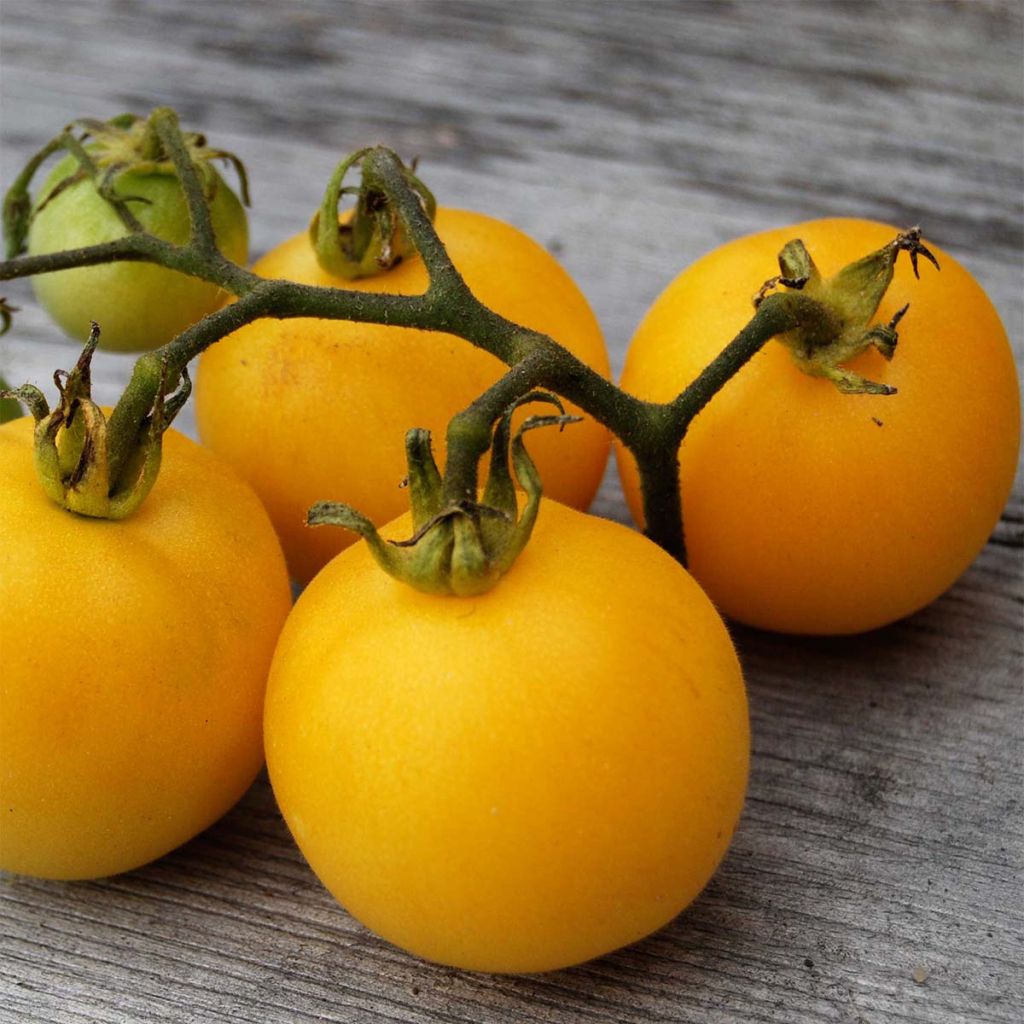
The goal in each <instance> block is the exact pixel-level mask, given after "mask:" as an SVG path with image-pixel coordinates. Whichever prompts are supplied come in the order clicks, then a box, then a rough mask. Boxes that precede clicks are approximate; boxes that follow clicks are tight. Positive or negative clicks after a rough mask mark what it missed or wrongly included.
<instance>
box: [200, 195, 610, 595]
mask: <svg viewBox="0 0 1024 1024" xmlns="http://www.w3.org/2000/svg"><path fill="white" fill-rule="evenodd" d="M436 226H437V230H438V233H439V234H440V236H441V239H442V240H443V241H444V243H445V245H446V246H447V248H448V252H449V255H450V256H451V258H452V260H453V262H454V263H455V265H456V266H457V267H458V268H459V270H460V271H461V273H462V274H463V276H464V277H465V279H466V281H467V283H468V284H469V286H470V288H472V289H473V291H474V292H475V293H476V295H477V296H478V297H479V298H480V299H481V300H482V301H483V302H484V303H485V304H486V305H488V306H490V307H491V308H492V309H494V310H496V311H497V312H499V313H501V314H502V315H503V316H505V317H507V318H508V319H510V320H512V321H514V322H516V323H521V324H523V325H524V326H527V327H531V328H533V329H535V330H539V331H543V332H544V333H546V334H549V335H550V336H551V337H553V338H554V339H555V340H556V341H558V342H559V343H561V344H562V345H564V346H565V347H566V348H568V349H569V350H570V351H571V352H573V353H574V354H575V355H576V356H578V357H579V358H580V359H582V360H583V361H584V362H586V363H587V364H589V365H590V366H592V367H593V368H594V369H595V370H597V371H599V372H600V373H602V374H605V375H608V373H609V368H608V357H607V353H606V350H605V347H604V341H603V339H602V336H601V331H600V327H599V326H598V324H597V321H596V320H595V319H594V315H593V313H592V312H591V310H590V307H589V306H588V304H587V301H586V299H585V298H584V297H583V295H582V294H581V292H580V291H579V289H578V288H577V287H576V286H575V284H574V283H573V282H572V280H571V278H570V277H569V276H568V274H566V272H565V271H564V270H563V269H562V268H561V267H560V266H559V264H558V263H557V262H556V261H555V259H554V258H553V257H552V256H551V255H550V254H549V253H547V252H546V251H545V250H544V249H542V248H541V247H540V246H539V245H537V244H536V243H535V242H533V241H532V240H531V239H529V238H528V237H527V236H526V235H524V234H522V233H521V232H520V231H518V230H516V229H515V228H513V227H511V226H509V225H508V224H504V223H502V222H501V221H498V220H494V219H493V218H491V217H486V216H484V215H483V214H479V213H469V212H466V211H464V210H451V209H441V210H439V211H438V214H437V221H436ZM253 269H254V270H255V271H256V272H257V273H258V274H260V275H262V276H264V277H271V278H287V279H290V280H293V281H299V282H302V283H304V284H316V285H328V286H334V287H344V288H353V289H357V290H363V291H388V292H393V293H397V294H405V295H411V294H417V293H421V292H423V291H424V290H425V289H426V286H427V275H426V270H425V268H424V267H423V264H422V263H421V262H420V261H419V260H418V259H409V260H406V261H405V262H403V263H401V264H399V265H398V266H397V267H395V268H394V269H392V270H390V271H388V272H387V273H386V274H383V275H381V276H378V277H373V278H366V279H362V280H357V281H342V280H340V279H337V278H333V277H331V276H330V275H328V274H327V273H326V272H325V271H324V270H322V269H321V267H320V266H319V264H318V263H317V262H316V258H315V254H314V252H313V249H312V248H311V246H310V244H309V239H308V236H307V235H306V234H302V235H299V236H296V237H295V238H293V239H291V240H290V241H287V242H285V243H283V244H282V245H281V246H279V247H278V248H276V249H274V250H273V251H272V252H270V253H268V254H267V255H266V256H264V257H263V259H261V260H259V261H258V262H257V263H256V264H255V266H254V268H253ZM505 370H506V367H505V365H504V364H503V363H502V362H500V361H499V360H498V359H496V358H495V357H494V356H491V355H489V354H488V353H486V352H483V351H481V350H479V349H476V348H474V347H473V346H472V345H470V344H469V342H466V341H463V340H461V339H460V338H456V337H454V336H452V335H450V334H440V333H437V332H428V331H417V330H412V329H409V328H396V327H382V326H377V325H373V324H352V323H345V322H341V321H328V320H312V319H298V320H259V321H256V322H255V323H253V324H250V325H248V326H246V327H244V328H242V329H241V330H239V331H237V332H236V333H234V334H232V335H231V336H229V337H228V338H225V339H223V340H222V341H220V342H218V343H217V344H216V345H214V346H213V347H212V348H210V349H208V350H207V351H206V352H205V353H204V354H203V357H202V359H201V360H200V365H199V374H198V380H197V383H196V417H197V421H198V425H199V434H200V437H201V438H202V440H203V443H204V444H207V445H209V446H210V447H211V448H213V449H214V450H215V451H217V452H218V453H220V454H221V455H222V456H223V457H224V458H225V459H227V461H228V462H229V463H231V465H232V466H234V467H235V469H236V470H237V471H238V472H239V473H241V475H242V476H243V477H245V478H246V479H247V480H248V481H249V482H250V483H251V484H252V485H253V487H254V488H255V489H256V492H257V493H258V494H259V495H260V497H261V498H262V499H263V502H264V504H265V505H266V507H267V509H268V511H269V512H270V517H271V519H272V520H273V521H274V525H275V526H276V528H277V530H278V533H279V535H280V537H281V542H282V544H283V546H284V550H285V556H286V558H287V559H288V566H289V569H290V570H291V572H292V575H293V577H294V578H295V579H297V580H299V581H300V582H305V581H307V580H309V579H310V578H312V576H313V575H314V574H315V573H316V572H317V571H318V570H319V569H320V568H321V566H323V565H324V564H325V563H326V562H327V561H329V560H330V559H331V558H332V557H333V556H334V555H335V554H337V553H338V552H339V551H340V550H342V548H344V547H345V546H347V545H348V544H351V543H352V542H353V540H354V535H353V534H350V533H347V532H346V531H343V530H309V529H306V528H305V527H304V526H303V522H304V519H305V515H306V511H307V510H308V509H309V507H310V505H312V504H313V503H314V502H316V501H320V500H324V499H331V500H338V501H344V502H346V503H347V504H349V505H353V506H354V507H356V508H358V509H359V510H360V511H361V512H363V513H365V514H366V515H368V516H369V517H370V519H372V520H373V521H374V522H375V523H377V524H378V525H381V524H383V523H386V522H388V521H389V520H391V519H393V518H395V516H397V515H399V514H400V513H401V512H402V510H403V509H404V508H405V507H406V504H407V498H406V495H405V492H404V491H402V490H401V489H400V487H399V484H400V482H401V481H402V479H403V478H404V477H405V475H406V461H405V447H404V437H405V432H406V431H407V430H408V429H409V428H411V427H425V428H427V429H428V430H430V431H431V432H432V433H433V435H434V440H435V446H436V448H437V450H438V456H439V458H442V457H443V450H444V432H445V427H446V426H447V423H448V420H449V419H450V418H451V417H452V416H453V415H454V414H455V413H457V412H458V411H459V410H461V409H463V408H464V407H465V406H467V405H469V403H470V402H471V401H473V399H475V398H476V397H477V396H479V395H480V394H481V393H482V392H483V391H484V390H485V389H486V388H487V387H489V386H490V385H491V384H493V383H494V381H496V380H497V379H498V378H499V377H500V376H501V375H502V374H503V373H504V372H505ZM524 415H525V414H524ZM540 433H546V434H547V436H537V437H536V438H531V447H530V451H531V454H532V455H533V457H534V459H535V460H536V462H537V465H538V467H539V469H540V473H541V477H542V479H543V481H544V488H545V493H547V494H549V495H550V496H551V497H553V498H556V499H557V500H559V501H564V502H566V503H567V504H570V505H573V506H575V507H577V508H585V507H587V505H589V504H590V502H591V500H592V499H593V497H594V494H595V493H596V491H597V487H598V485H599V484H600V482H601V477H602V475H603V472H604V466H605V463H606V461H607V458H608V445H609V438H608V433H607V431H606V430H605V429H604V427H602V426H601V425H600V424H599V423H597V422H596V421H595V420H593V419H591V418H589V417H588V418H586V419H584V421H583V422H582V423H577V424H574V425H573V426H571V427H570V428H568V429H567V430H566V431H565V432H564V433H559V432H558V431H550V432H540Z"/></svg>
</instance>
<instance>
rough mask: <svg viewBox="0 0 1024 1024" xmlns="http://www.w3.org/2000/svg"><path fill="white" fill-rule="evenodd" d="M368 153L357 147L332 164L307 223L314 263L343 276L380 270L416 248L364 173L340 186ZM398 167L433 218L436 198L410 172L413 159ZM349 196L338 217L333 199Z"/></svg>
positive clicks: (382, 193)
mask: <svg viewBox="0 0 1024 1024" xmlns="http://www.w3.org/2000/svg"><path fill="white" fill-rule="evenodd" d="M371 153H373V147H367V148H364V149H360V150H357V151H356V152H355V153H353V154H351V156H348V157H346V158H345V159H344V160H342V162H341V163H340V164H338V166H337V167H336V168H335V170H334V173H333V174H332V175H331V180H330V181H329V182H328V183H327V188H326V190H325V191H324V198H323V202H322V203H321V205H320V209H319V210H317V212H316V213H315V214H314V215H313V219H312V221H310V225H309V239H310V243H311V244H312V246H313V249H314V251H315V252H316V258H317V262H318V263H319V264H320V266H321V267H323V269H324V270H326V271H327V272H328V273H329V274H334V275H335V276H337V277H340V278H343V279H345V280H349V281H351V280H354V279H356V278H360V277H372V276H374V275H375V274H380V273H383V272H384V271H387V270H389V269H390V268H391V267H393V266H395V265H396V264H397V263H399V262H400V261H401V260H402V259H403V258H404V257H406V256H409V255H412V254H414V253H415V252H416V248H415V246H414V245H413V244H412V242H411V241H410V239H409V238H408V236H407V235H406V232H405V230H404V229H403V227H402V223H401V219H400V218H399V215H398V211H397V210H396V209H395V207H394V204H393V203H391V202H390V201H389V199H388V196H387V193H386V192H385V191H384V190H383V189H381V188H379V187H378V186H377V185H375V184H374V182H373V181H372V179H371V177H370V176H369V175H367V174H366V173H365V172H364V174H363V177H362V180H361V181H360V184H359V185H345V177H346V176H347V174H348V172H349V171H350V170H351V169H352V168H353V167H354V166H356V165H357V164H360V163H362V161H363V159H364V158H365V157H366V156H368V155H370V154H371ZM401 169H402V174H403V176H404V178H405V181H406V183H407V184H408V185H409V187H410V188H411V190H412V192H413V194H414V195H415V196H416V198H417V199H418V200H419V203H420V206H421V207H422V208H423V211H424V212H425V213H426V215H427V216H428V217H429V218H430V220H433V219H434V216H435V215H436V213H437V202H436V200H435V199H434V194H433V193H432V192H431V191H430V189H429V188H427V186H426V185H424V184H423V182H422V181H421V180H420V179H419V178H418V177H417V176H416V161H415V160H414V161H413V162H412V164H411V165H410V166H409V167H406V166H405V165H404V164H403V165H401ZM350 195H351V196H355V197H356V205H355V208H354V209H353V210H352V211H351V212H350V213H348V214H347V215H343V216H341V217H339V215H338V203H339V202H340V201H341V199H342V197H343V196H350Z"/></svg>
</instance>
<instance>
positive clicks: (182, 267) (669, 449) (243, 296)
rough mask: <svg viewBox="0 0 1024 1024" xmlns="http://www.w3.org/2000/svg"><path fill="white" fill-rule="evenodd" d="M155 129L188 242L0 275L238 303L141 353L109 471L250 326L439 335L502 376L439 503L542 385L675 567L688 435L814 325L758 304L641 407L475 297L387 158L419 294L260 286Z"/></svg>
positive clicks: (778, 305) (119, 248)
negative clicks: (637, 499) (207, 363)
mask: <svg viewBox="0 0 1024 1024" xmlns="http://www.w3.org/2000/svg"><path fill="white" fill-rule="evenodd" d="M151 123H152V125H153V129H154V131H155V132H156V134H157V135H158V137H159V140H160V142H161V144H162V145H163V147H164V148H165V150H166V152H167V154H168V155H169V157H170V159H171V161H172V162H173V164H174V166H175V169H176V171H177V174H178V177H179V180H180V181H181V183H182V187H183V189H184V192H185V196H186V199H187V205H188V210H189V217H190V220H191V228H192V231H191V237H190V240H189V242H188V243H187V244H186V245H183V246H179V245H173V244H171V243H169V242H166V241H164V240H162V239H159V238H156V237H154V236H152V235H150V234H148V233H146V232H132V233H130V234H128V235H126V236H125V237H123V238H120V239H116V240H114V241H112V242H107V243H103V244H101V245H95V246H89V247H87V248H82V249H75V250H69V251H66V252H59V253H49V254H45V255H38V256H23V257H17V258H14V259H10V260H8V261H7V262H6V263H4V264H2V265H0V280H10V279H12V278H16V277H25V276H28V275H32V274H41V273H49V272H53V271H57V270H64V269H68V268H71V267H80V266H90V265H95V264H98V263H104V262H109V261H116V260H136V261H145V262H150V263H155V264H159V265H161V266H165V267H168V268H170V269H173V270H177V271H180V272H182V273H185V274H189V275H191V276H194V277H199V278H202V279H204V280H206V281H211V282H214V283H216V284H217V285H219V286H220V287H222V288H223V289H224V290H225V291H227V292H229V293H230V294H232V295H234V296H235V297H236V299H237V301H235V302H233V303H231V304H230V305H228V306H226V307H224V308H222V309H221V310H219V311H217V312H215V313H212V314H210V315H209V316H207V317H206V318H205V319H203V320H201V321H199V322H198V323H197V324H195V325H193V326H192V327H190V328H189V329H187V330H186V331H184V332H183V333H182V334H180V335H178V337H176V338H175V339H173V340H172V341H171V342H169V343H168V344H167V345H165V346H163V347H162V348H160V349H157V350H155V351H154V352H151V353H147V354H146V355H143V356H142V357H140V359H139V360H138V362H137V363H136V366H135V369H134V371H133V374H132V378H131V380H130V382H129V384H128V386H127V388H126V389H125V392H124V394H123V395H122V397H121V399H120V401H119V402H118V404H117V406H116V408H115V409H114V411H113V413H112V415H111V417H110V422H109V445H110V458H111V463H112V468H113V469H114V470H115V471H116V470H117V469H118V468H119V467H120V466H122V465H124V463H125V461H126V460H128V459H130V458H131V456H132V446H133V444H134V443H135V438H136V437H137V436H138V434H139V430H140V427H141V426H143V425H144V424H145V422H146V420H147V418H148V417H150V416H151V415H152V412H153V409H154V405H155V403H156V402H157V401H158V396H159V395H160V394H161V393H162V390H163V391H166V390H167V388H168V387H169V386H170V387H172V388H173V387H174V386H175V384H176V382H177V379H178V378H179V377H180V375H181V374H182V373H183V372H184V371H185V367H186V366H187V364H188V363H189V362H190V361H191V360H192V359H194V358H195V357H196V356H198V355H199V354H200V353H201V352H202V351H204V350H205V349H206V348H208V347H209V346H210V345H212V344H214V343H215V342H216V341H218V340H219V339H220V338H223V337H224V336H226V335H227V334H229V333H231V332H232V331H235V330H237V329H238V328H240V327H242V326H244V325H245V324H248V323H251V322H253V321H254V320H257V319H260V318H263V317H272V318H275V319H287V318H296V317H315V318H322V319H329V320H351V321H356V322H364V323H378V324H391V325H395V326H405V327H415V328H418V329H420V330H428V331H441V332H447V333H449V334H453V335H456V336H458V337H460V338H462V339H464V340H466V341H468V342H469V343H470V344H472V345H475V346H476V347H478V348H480V349H482V350H484V351H487V352H489V353H491V354H492V355H494V356H496V357H497V358H499V359H501V360H502V361H503V362H504V363H506V364H507V365H508V366H509V367H510V369H509V371H508V373H506V374H505V375H504V376H503V377H502V378H501V379H500V380H499V381H498V382H497V383H496V384H494V385H493V386H492V387H491V388H490V389H488V391H486V392H485V393H484V394H483V395H481V396H480V397H479V398H478V399H477V400H476V401H474V402H473V403H472V404H471V405H470V406H468V407H467V408H466V409H464V410H463V411H461V412H459V413H457V414H456V415H455V416H454V417H453V419H452V420H451V423H450V424H449V427H448V433H447V466H446V474H445V482H444V498H445V500H446V501H449V502H453V503H455V502H458V501H464V500H470V499H475V495H476V487H477V468H478V464H479V460H480V458H481V457H482V455H483V454H484V452H486V451H487V449H488V446H489V444H490V441H491V437H492V434H493V429H494V426H495V424H496V423H497V422H498V421H499V420H500V419H501V418H502V417H503V416H504V415H505V413H506V411H507V410H508V409H509V407H510V406H511V405H513V404H515V402H517V401H518V400H519V399H522V398H523V397H524V396H525V395H527V394H529V393H530V392H532V391H534V390H535V389H537V388H545V389H550V390H551V391H553V392H555V393H557V394H559V395H561V396H563V397H564V398H565V399H567V400H569V401H570V402H572V403H574V404H575V405H576V406H578V407H579V408H581V409H582V410H584V411H585V412H586V413H588V414H589V415H591V416H593V417H594V418H595V419H597V420H599V421H600V422H601V423H603V424H604V425H605V426H606V427H608V428H609V430H611V431H612V432H613V433H614V434H615V435H616V436H617V437H618V438H619V440H620V441H621V442H622V443H623V444H624V445H625V446H626V447H627V448H628V449H629V450H630V451H631V452H632V454H633V456H634V458H635V459H636V462H637V466H638V469H639V472H640V477H641V490H642V494H643V505H644V518H645V532H646V533H647V535H648V536H649V537H651V538H652V539H653V540H654V541H656V542H657V543H658V544H660V545H661V546H662V547H663V548H665V549H666V550H667V551H669V552H670V553H671V554H673V555H674V556H675V557H677V558H678V559H680V561H684V560H685V546H684V542H683V524H682V502H681V498H680V494H679V478H678V451H679V447H680V444H681V442H682V439H683V436H684V434H685V433H686V429H687V427H688V426H689V424H690V423H691V422H692V420H693V418H694V417H695V416H697V415H698V414H699V412H700V411H701V410H702V409H703V408H704V406H705V405H706V404H707V403H708V401H710V400H711V398H712V397H713V396H714V395H715V394H716V393H717V391H719V390H720V389H721V388H722V387H723V386H724V385H725V384H726V383H727V382H728V380H729V379H730V378H731V377H732V376H733V374H735V373H736V372H737V371H738V370H739V369H740V368H741V367H742V366H743V365H744V363H746V362H747V361H748V360H749V359H750V358H751V357H752V356H753V354H754V353H755V352H757V351H758V350H759V349H760V347H761V346H762V345H764V344H765V343H766V342H767V341H768V340H769V338H771V337H773V336H775V335H777V334H779V333H781V332H784V331H787V330H789V329H790V328H792V327H793V326H795V325H796V323H797V322H798V321H800V320H801V318H803V319H804V320H806V319H807V318H808V317H813V316H815V315H816V311H815V309H814V308H813V307H815V306H816V305H817V304H816V303H814V302H812V301H811V300H809V299H806V298H805V297H803V296H801V295H799V294H796V293H784V294H776V295H769V296H767V297H766V298H765V299H764V301H763V302H762V303H761V304H760V307H759V308H758V310H757V312H756V313H755V314H754V316H753V318H752V319H751V321H750V323H749V324H748V325H747V326H746V327H745V328H744V329H743V330H742V331H741V332H740V333H739V334H738V335H737V337H736V338H735V339H734V340H733V341H732V342H731V343H730V344H729V345H728V346H726V348H725V349H724V350H723V351H722V353H721V354H720V355H719V356H718V357H717V358H716V359H715V360H714V361H713V362H712V363H711V364H710V365H709V366H708V368H707V369H706V370H705V371H704V372H703V373H702V374H701V375H700V376H699V377H698V378H697V379H696V380H695V381H694V382H693V383H692V384H691V385H690V386H689V387H687V388H686V389H685V390H684V391H683V392H682V393H681V394H679V395H678V396H677V397H676V398H675V399H673V400H672V401H670V402H667V403H652V402H646V401H643V400H641V399H639V398H637V397H635V396H633V395H630V394H628V393H627V392H625V391H623V390H621V389H620V388H618V387H616V386H615V385H614V384H613V383H612V382H611V381H609V380H607V379H606V378H604V377H603V376H601V375H600V374H599V373H597V372H596V371H595V370H593V369H591V368H590V367H589V366H587V365H586V364H585V363H583V362H581V361H580V360H579V359H577V358H576V357H575V356H573V355H572V354H571V353H569V352H568V351H567V350H566V349H564V348H563V347H562V346H561V345H559V344H558V343H557V342H556V341H555V340H554V339H552V338H550V337H548V336H546V335H544V334H541V333H539V332H537V331H533V330H530V329H528V328H526V327H523V326H520V325H518V324H515V323H513V322H512V321H510V320H507V319H505V318H504V317H502V316H500V315H498V314H497V313H495V312H494V311H493V310H491V309H489V308H488V307H487V306H485V305H484V304H483V303H482V302H481V301H480V300H479V299H477V298H476V296H475V295H474V294H473V293H472V291H471V290H470V288H469V287H468V286H467V284H466V282H465V281H464V280H463V278H462V276H461V275H460V274H459V272H458V270H457V268H456V267H455V265H454V264H453V263H452V261H451V259H450V258H449V256H448V253H447V252H446V250H445V247H444V245H443V243H442V242H441V239H440V238H439V236H438V234H437V232H436V230H435V229H434V226H433V224H432V222H431V219H430V216H429V215H428V212H427V210H426V209H425V207H424V202H423V199H422V196H421V194H418V193H417V191H416V189H415V187H414V185H413V183H412V181H410V176H409V174H408V172H407V171H406V169H405V168H404V167H403V165H402V164H401V162H400V161H399V159H398V157H397V156H396V155H395V154H394V153H392V152H391V151H390V150H387V149H384V148H380V147H378V148H374V149H370V150H367V151H366V152H365V154H364V155H363V158H362V173H363V187H364V188H369V189H374V190H377V191H378V192H379V193H380V194H381V196H383V197H384V199H385V200H386V201H387V202H388V203H390V204H392V210H393V211H394V212H396V213H397V215H398V218H399V220H400V223H401V226H402V228H403V230H404V231H405V233H406V235H407V237H408V239H409V241H410V242H411V244H412V246H413V247H414V249H415V250H416V252H417V253H418V254H419V257H420V258H421V259H422V261H423V263H424V266H425V267H426V270H427V274H428V281H429V283H428V287H427V289H426V291H425V292H424V293H423V294H422V295H414V296H409V295H389V294H384V293H380V292H366V291H354V290H347V289H341V288H328V287H317V286H312V285H301V284H296V283H294V282H289V281H283V280H267V279H263V278H260V277H258V276H257V275H255V274H253V273H252V272H251V271H249V270H247V269H245V268H243V267H239V266H237V265H236V264H234V263H232V262H230V261H229V260H228V259H226V258H225V257H224V256H223V254H222V253H221V252H220V251H219V249H218V248H217V245H216V241H215V239H214V235H213V228H212V223H211V220H210V210H209V197H208V195H207V193H206V190H205V189H204V184H203V180H202V176H201V173H200V170H199V168H198V166H197V164H196V162H195V159H194V157H193V155H192V154H191V153H190V152H189V149H188V146H187V144H186V139H185V136H184V135H183V133H182V131H181V128H180V127H179V125H178V120H177V116H176V115H175V114H174V113H173V112H172V111H169V110H161V111H157V112H155V114H154V116H153V118H152V122H151ZM43 152H44V153H45V152H46V151H43ZM38 160H39V158H38V157H37V158H36V161H37V163H38ZM19 181H20V179H19ZM22 184H24V183H22Z"/></svg>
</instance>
